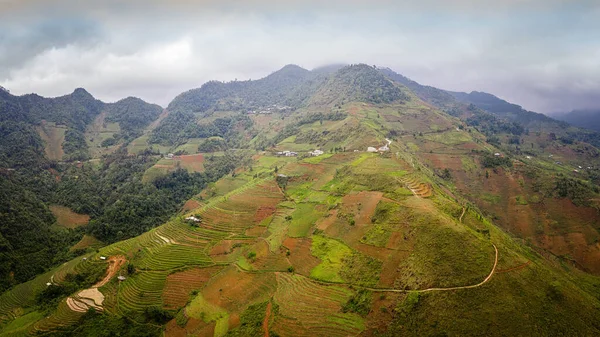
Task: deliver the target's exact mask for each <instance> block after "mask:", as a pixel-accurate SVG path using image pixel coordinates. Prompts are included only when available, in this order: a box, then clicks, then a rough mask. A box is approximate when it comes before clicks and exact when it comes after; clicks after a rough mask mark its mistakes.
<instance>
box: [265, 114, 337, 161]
mask: <svg viewBox="0 0 600 337" xmlns="http://www.w3.org/2000/svg"><path fill="white" fill-rule="evenodd" d="M346 117H348V115H347V114H346V113H344V112H341V111H336V112H330V113H323V112H317V113H311V114H306V115H303V116H301V117H300V118H299V119H298V120H296V121H295V122H292V123H289V124H287V125H286V126H285V127H284V128H283V130H281V131H280V132H279V133H278V134H277V135H276V136H275V137H273V138H270V139H269V138H267V137H265V136H264V135H258V137H257V138H256V139H255V141H254V148H255V149H257V150H261V151H264V150H265V149H267V148H270V147H273V146H275V145H276V144H277V143H279V142H281V141H282V140H284V139H286V138H288V137H290V136H293V135H295V134H298V133H299V131H300V127H301V126H302V125H306V124H311V123H314V122H318V121H321V122H322V121H339V120H343V119H345V118H346Z"/></svg>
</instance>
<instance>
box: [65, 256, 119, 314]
mask: <svg viewBox="0 0 600 337" xmlns="http://www.w3.org/2000/svg"><path fill="white" fill-rule="evenodd" d="M125 261H126V259H125V256H122V255H117V256H112V257H111V258H110V259H109V260H108V263H109V265H108V267H107V268H106V276H104V278H102V280H100V281H99V282H98V283H96V284H94V285H93V286H92V287H91V288H88V289H85V290H82V291H80V292H79V293H77V295H76V296H72V297H67V306H68V307H69V309H71V310H73V311H75V312H87V310H88V309H89V308H94V309H96V310H98V311H102V310H103V308H102V303H103V302H104V295H103V294H102V293H101V292H100V290H98V288H100V287H102V286H103V285H105V284H107V283H108V282H109V281H110V280H111V279H112V278H113V277H114V276H115V274H116V273H117V271H119V269H121V266H122V265H123V264H124V263H125Z"/></svg>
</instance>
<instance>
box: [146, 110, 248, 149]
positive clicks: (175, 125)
mask: <svg viewBox="0 0 600 337" xmlns="http://www.w3.org/2000/svg"><path fill="white" fill-rule="evenodd" d="M251 125H252V121H251V120H250V119H249V118H248V116H247V115H245V114H237V115H234V116H233V117H225V118H217V119H215V120H213V121H212V122H210V123H203V124H199V123H197V122H196V118H195V117H194V115H193V114H191V113H189V112H174V113H171V114H170V115H169V116H167V118H165V120H164V121H163V123H161V125H160V126H159V127H157V128H156V129H155V130H154V131H153V132H152V134H151V135H150V140H149V142H150V143H151V144H152V143H158V144H162V145H175V144H183V143H184V142H185V141H186V140H187V139H189V138H209V137H221V138H224V139H225V140H226V141H228V142H231V143H232V144H230V146H232V147H233V146H234V145H237V144H234V143H235V142H236V140H240V139H239V136H241V133H240V132H238V129H241V130H245V129H248V128H250V126H251Z"/></svg>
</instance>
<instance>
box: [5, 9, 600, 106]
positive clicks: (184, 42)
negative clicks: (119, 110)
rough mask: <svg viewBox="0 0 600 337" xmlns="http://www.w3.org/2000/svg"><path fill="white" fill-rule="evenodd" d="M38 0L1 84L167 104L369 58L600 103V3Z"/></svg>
mask: <svg viewBox="0 0 600 337" xmlns="http://www.w3.org/2000/svg"><path fill="white" fill-rule="evenodd" d="M1 2H2V0H0V3H1ZM25 3H26V4H22V3H19V2H16V1H5V5H6V6H4V8H5V9H4V10H0V11H1V12H0V64H2V65H3V67H2V68H1V69H0V85H2V86H4V87H6V88H8V89H10V90H11V91H12V92H13V93H16V94H23V93H29V92H37V93H39V94H42V95H47V96H57V95H62V94H65V93H68V92H71V91H72V90H73V89H74V88H76V87H84V88H86V89H88V90H89V91H90V92H91V93H92V94H93V95H95V96H97V97H98V98H100V99H103V100H105V101H116V100H118V99H120V98H123V97H126V96H138V97H141V98H143V99H145V100H147V101H150V102H156V103H159V104H161V105H163V106H166V105H167V104H168V102H169V101H170V100H171V99H172V98H173V97H174V96H175V95H177V94H179V93H180V92H182V91H185V90H188V89H191V88H194V87H198V86H200V85H201V84H202V83H204V82H206V81H208V80H212V79H217V80H225V81H227V80H233V79H236V78H237V79H249V78H252V79H256V78H259V77H263V76H265V75H268V74H269V73H270V72H272V71H275V70H277V69H279V68H280V67H282V66H283V65H285V64H288V63H295V64H298V65H300V66H303V67H305V68H308V69H310V68H314V67H318V66H321V65H325V64H329V63H358V62H365V63H369V64H377V65H381V66H388V67H390V68H392V69H394V70H396V71H397V72H400V73H402V74H404V75H406V76H408V77H411V78H413V79H414V80H416V81H419V82H421V83H423V84H428V85H433V86H437V87H441V88H444V89H449V90H461V91H471V90H479V91H487V92H491V93H494V94H496V95H498V96H500V97H502V98H504V99H507V100H509V101H512V102H515V103H517V104H521V105H523V106H524V107H525V108H527V109H530V110H536V111H540V112H552V111H561V110H570V109H575V108H589V107H599V106H600V102H599V101H598V94H597V93H598V92H600V47H598V46H600V41H599V38H598V36H597V34H594V32H597V31H600V23H598V22H597V21H598V20H597V17H599V16H600V10H599V8H600V7H599V6H598V5H595V4H593V2H589V3H588V2H586V1H582V2H578V3H577V4H572V2H568V1H560V0H551V1H537V0H519V1H517V0H512V1H508V2H507V1H503V2H499V1H489V2H487V5H488V6H481V3H482V2H481V1H478V2H476V3H475V2H473V1H466V0H453V1H441V0H437V1H436V0H422V1H418V2H417V1H406V2H402V3H399V2H397V1H379V2H378V1H371V2H363V1H350V2H347V1H345V2H341V1H334V2H332V3H328V4H327V5H321V6H318V5H317V3H316V2H313V3H312V4H311V2H283V3H280V2H270V1H250V2H248V1H246V2H241V1H238V2H226V3H223V2H216V1H205V2H202V3H201V4H198V3H197V2H191V1H176V2H168V3H167V2H164V1H144V2H142V1H128V2H126V3H123V2H114V3H111V2H102V3H100V2H94V3H93V4H89V3H88V2H84V3H85V6H84V5H82V2H74V1H50V2H48V1H45V2H43V1H39V2H36V1H28V2H25ZM474 4H479V6H476V5H474ZM90 6H91V7H90ZM37 13H45V14H46V15H44V16H40V15H39V14H37ZM595 35H596V36H595Z"/></svg>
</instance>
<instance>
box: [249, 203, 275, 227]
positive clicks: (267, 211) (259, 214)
mask: <svg viewBox="0 0 600 337" xmlns="http://www.w3.org/2000/svg"><path fill="white" fill-rule="evenodd" d="M275 209H276V208H275V207H274V206H260V207H258V209H257V210H256V213H255V214H254V222H255V223H260V222H261V221H263V220H264V219H266V218H268V217H270V216H271V215H273V214H275Z"/></svg>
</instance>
